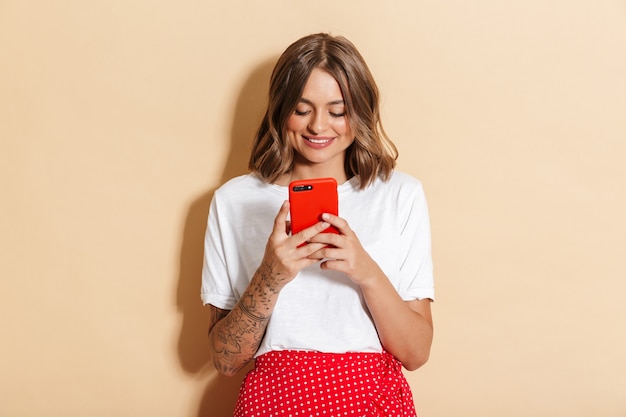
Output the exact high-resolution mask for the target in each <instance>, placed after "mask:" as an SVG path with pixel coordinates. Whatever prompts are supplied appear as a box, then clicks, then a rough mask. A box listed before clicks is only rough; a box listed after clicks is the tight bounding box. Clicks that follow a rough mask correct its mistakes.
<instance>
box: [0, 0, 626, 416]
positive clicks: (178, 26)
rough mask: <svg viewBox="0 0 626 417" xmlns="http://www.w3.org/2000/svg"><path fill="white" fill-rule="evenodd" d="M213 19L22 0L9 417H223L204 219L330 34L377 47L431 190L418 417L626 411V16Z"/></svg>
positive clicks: (10, 49) (224, 388)
mask: <svg viewBox="0 0 626 417" xmlns="http://www.w3.org/2000/svg"><path fill="white" fill-rule="evenodd" d="M215 3H216V2H211V1H209V2H199V1H198V2H196V1H186V0H183V1H178V2H168V1H163V0H149V1H148V0H131V1H126V0H125V1H121V0H111V1H94V0H68V1H63V2H59V1H41V2H36V1H24V0H19V1H18V0H5V1H3V2H1V3H0V141H1V145H2V147H1V149H2V151H1V154H0V155H1V156H0V161H1V163H0V181H1V184H0V190H1V192H2V194H1V195H2V197H1V198H2V205H1V207H2V208H1V213H2V215H1V216H0V262H1V265H0V267H1V270H0V273H1V277H0V332H1V333H0V375H1V376H0V416H3V417H4V416H6V417H38V416H46V417H57V416H58V417H73V416H93V417H98V416H103V417H109V416H146V415H150V416H168V417H170V416H179V417H196V416H197V417H199V416H224V415H227V411H226V410H228V409H229V408H230V407H232V403H233V401H234V398H235V395H236V390H237V386H238V383H239V379H240V378H235V379H231V380H228V379H227V378H222V377H218V376H216V375H215V372H214V370H213V369H212V368H211V366H209V365H208V362H207V361H208V357H207V353H206V341H205V320H206V311H205V310H203V308H202V307H201V306H200V300H199V295H198V293H199V276H200V268H201V261H202V248H201V244H202V234H203V232H204V230H203V229H204V226H205V222H206V220H205V215H206V211H207V206H208V203H209V200H210V196H211V193H212V190H214V189H215V187H217V186H218V185H219V184H221V183H222V182H223V181H224V180H225V179H226V178H228V177H231V176H233V175H235V174H237V173H241V172H243V171H244V169H245V164H246V159H247V148H248V140H249V138H250V135H251V132H252V131H253V129H254V127H255V124H256V122H257V121H258V118H259V115H260V112H261V111H262V107H263V101H264V94H265V88H266V82H267V79H268V76H269V71H270V70H271V66H272V64H273V61H274V60H275V58H276V56H277V54H278V53H280V52H281V51H282V49H283V48H285V47H286V46H287V44H288V43H290V42H291V41H293V40H295V39H296V38H298V37H300V36H302V35H304V34H308V33H310V32H317V31H331V32H333V33H336V34H344V35H347V36H348V37H349V38H350V39H352V40H353V41H354V42H355V43H356V44H357V46H359V48H360V49H361V51H362V52H363V54H364V55H365V57H366V59H367V60H368V61H369V63H370V64H371V68H372V71H373V72H374V74H375V76H376V78H377V80H378V82H379V85H380V88H381V90H382V94H383V111H384V116H385V121H386V127H387V129H388V131H389V133H390V135H391V136H392V137H393V138H394V139H395V141H396V143H397V144H398V147H399V148H400V151H401V157H400V160H399V166H400V169H402V170H404V171H407V172H409V173H411V174H413V175H415V176H416V177H418V178H420V179H421V180H422V181H423V182H424V184H425V188H426V191H427V196H428V199H429V204H430V209H431V215H432V226H433V242H434V257H435V262H436V279H437V291H438V300H437V302H436V303H435V305H434V313H435V319H436V340H435V343H434V349H433V354H432V358H431V361H430V362H429V363H428V364H427V365H426V366H425V367H424V368H422V369H420V370H418V371H416V372H414V373H410V374H408V378H409V380H410V382H411V385H412V387H413V388H414V392H415V399H416V403H417V408H418V411H419V413H420V415H421V417H450V416H454V417H475V416H483V417H487V416H493V417H496V416H497V417H502V416H507V417H517V416H520V417H522V416H524V417H525V416H534V417H544V416H545V417H553V416H566V415H567V416H569V417H578V416H588V415H594V416H603V417H609V416H610V417H623V416H624V415H626V395H625V393H626V358H625V354H624V352H625V351H626V334H625V332H626V331H625V329H626V303H624V302H623V300H622V298H623V294H625V293H626V280H625V279H624V278H626V276H625V275H626V274H625V272H626V268H625V267H624V262H623V254H624V252H625V250H626V237H625V236H626V227H625V224H626V222H625V221H624V214H625V213H626V195H625V192H624V191H625V187H624V182H625V180H626V169H625V165H624V162H623V160H624V157H625V155H626V117H625V113H626V77H625V75H624V74H626V54H625V49H624V48H625V45H626V4H625V3H624V2H623V1H617V0H615V1H608V0H607V1H597V2H588V1H582V0H569V1H565V0H555V1H526V2H510V1H508V2H507V1H500V0H479V1H474V2H468V1H460V0H456V1H446V2H426V1H419V2H415V1H408V0H402V1H395V2H381V1H373V0H372V1H357V0H350V1H344V2H336V1H326V0H320V1H318V2H315V3H312V4H306V3H293V2H280V1H277V0H268V1H264V2H252V1H250V2H246V3H241V2H237V1H234V2H220V3H223V4H219V5H215Z"/></svg>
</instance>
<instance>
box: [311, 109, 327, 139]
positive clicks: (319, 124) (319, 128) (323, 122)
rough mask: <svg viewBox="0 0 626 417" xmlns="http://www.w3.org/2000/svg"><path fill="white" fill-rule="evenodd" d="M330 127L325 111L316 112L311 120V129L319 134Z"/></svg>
mask: <svg viewBox="0 0 626 417" xmlns="http://www.w3.org/2000/svg"><path fill="white" fill-rule="evenodd" d="M327 127H328V117H327V115H325V113H324V112H315V113H314V115H313V117H311V121H310V122H309V126H308V128H309V130H310V131H311V132H312V133H315V134H319V133H322V132H323V131H325V130H326V128H327Z"/></svg>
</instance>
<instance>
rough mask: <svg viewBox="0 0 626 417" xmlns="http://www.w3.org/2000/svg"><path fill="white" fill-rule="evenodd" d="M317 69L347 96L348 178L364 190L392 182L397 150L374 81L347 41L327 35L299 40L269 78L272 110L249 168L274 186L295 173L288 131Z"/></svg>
mask: <svg viewBox="0 0 626 417" xmlns="http://www.w3.org/2000/svg"><path fill="white" fill-rule="evenodd" d="M314 68H320V69H322V70H324V71H326V72H328V73H329V74H330V75H331V76H333V77H334V78H335V80H337V83H338V84H339V88H340V89H341V93H342V94H343V98H344V102H345V109H346V110H345V111H346V117H347V120H348V123H349V124H350V127H351V129H352V132H353V133H354V135H355V140H354V142H353V143H352V145H350V147H349V148H348V149H347V150H346V156H345V161H344V165H345V171H346V175H347V176H348V178H351V177H352V176H355V175H356V176H358V177H359V180H360V186H361V188H365V187H367V186H368V185H369V184H370V183H371V182H372V181H374V179H375V178H376V177H380V178H382V179H383V180H387V179H389V176H390V175H391V173H392V171H393V169H394V167H395V165H396V159H397V158H398V150H397V148H396V146H395V145H394V144H393V142H392V141H391V140H390V139H389V137H388V136H387V135H386V133H385V131H384V129H383V126H382V123H381V120H380V109H379V93H378V87H377V86H376V83H375V81H374V77H373V76H372V74H371V72H370V70H369V68H368V66H367V64H366V63H365V60H364V59H363V57H362V56H361V54H360V53H359V51H358V50H357V49H356V47H355V46H354V45H353V44H352V43H351V42H350V41H349V40H348V39H346V38H344V37H342V36H332V35H329V34H326V33H318V34H313V35H308V36H305V37H303V38H301V39H299V40H297V41H296V42H294V43H293V44H291V45H290V46H289V47H288V48H287V49H286V50H285V52H283V54H282V55H281V56H280V58H279V59H278V62H277V63H276V65H275V67H274V70H273V72H272V76H271V79H270V89H269V99H268V104H267V110H266V112H265V116H264V117H263V120H262V121H261V124H260V126H259V128H258V130H257V133H256V136H255V138H254V142H253V146H252V152H251V155H250V160H249V163H248V168H249V169H250V170H251V171H252V172H254V173H256V174H257V175H259V176H260V177H261V178H263V179H264V180H265V181H267V182H270V183H273V182H275V181H277V180H278V179H279V178H280V177H282V176H283V175H285V174H287V173H289V172H290V171H291V170H292V169H293V164H294V151H293V148H292V146H291V144H290V143H289V141H288V139H287V134H286V129H285V126H286V123H287V119H288V118H289V117H290V116H291V114H292V113H293V112H294V111H295V109H296V105H297V104H298V101H299V100H300V98H301V96H302V91H303V90H304V86H305V84H306V82H307V80H308V79H309V75H310V74H311V71H313V69H314Z"/></svg>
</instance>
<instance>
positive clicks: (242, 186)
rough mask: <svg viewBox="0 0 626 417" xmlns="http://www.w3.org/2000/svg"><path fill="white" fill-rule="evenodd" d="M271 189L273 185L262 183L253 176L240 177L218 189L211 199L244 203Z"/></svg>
mask: <svg viewBox="0 0 626 417" xmlns="http://www.w3.org/2000/svg"><path fill="white" fill-rule="evenodd" d="M272 187H273V185H271V184H268V183H266V182H264V181H263V180H261V179H260V178H259V177H257V176H256V175H254V174H245V175H240V176H238V177H234V178H232V179H230V180H228V181H227V182H225V183H224V184H222V185H221V186H220V187H218V188H217V190H215V193H214V195H213V199H214V200H216V201H240V200H244V201H245V200H249V199H254V198H255V196H259V195H263V194H265V193H266V192H267V190H268V189H270V188H272Z"/></svg>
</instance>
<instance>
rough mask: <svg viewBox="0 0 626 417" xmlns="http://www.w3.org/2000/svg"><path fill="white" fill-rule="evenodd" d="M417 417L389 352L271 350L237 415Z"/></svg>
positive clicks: (249, 379) (248, 381) (249, 378)
mask: <svg viewBox="0 0 626 417" xmlns="http://www.w3.org/2000/svg"><path fill="white" fill-rule="evenodd" d="M298 416H303V417H304V416H306V417H313V416H333V417H338V416H358V417H391V416H393V417H415V416H416V414H415V407H414V405H413V397H412V395H411V389H410V387H409V385H408V383H407V381H406V379H405V378H404V375H403V374H402V367H401V365H400V363H399V362H398V361H397V360H396V359H395V358H394V357H393V356H392V355H391V354H389V353H387V352H383V353H344V354H336V353H318V352H304V351H273V352H269V353H266V354H264V355H261V356H259V357H258V358H257V359H256V362H255V368H254V369H253V370H251V371H250V372H249V373H248V375H246V378H245V380H244V381H243V384H242V386H241V390H240V391H239V399H238V401H237V404H236V406H235V414H234V417H298Z"/></svg>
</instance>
